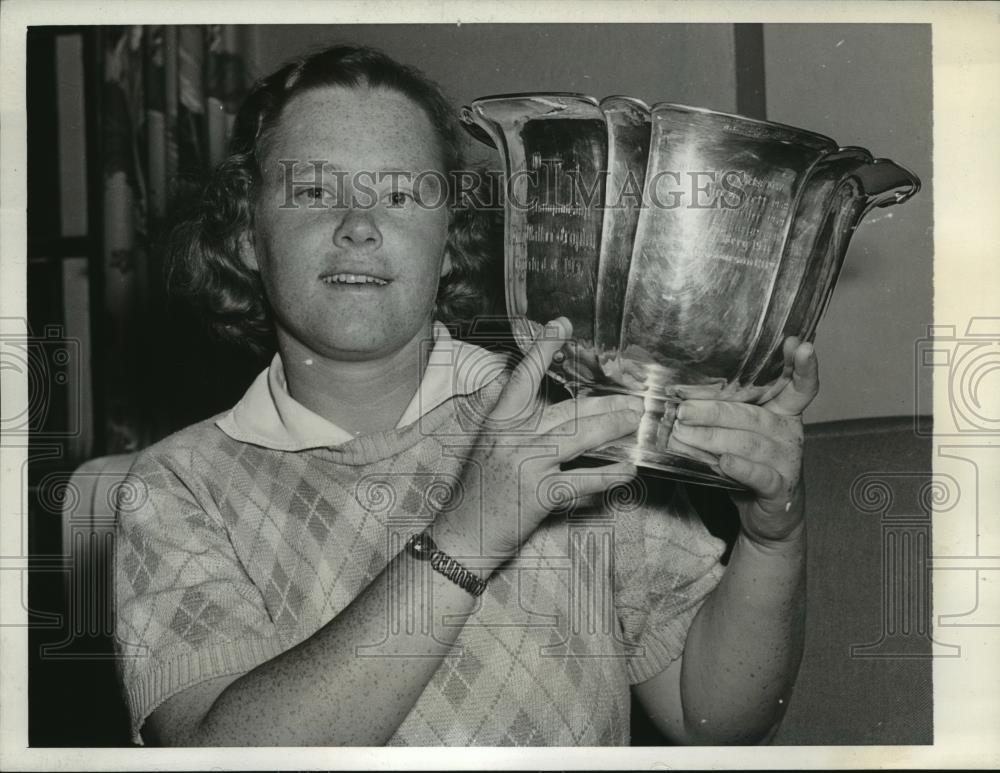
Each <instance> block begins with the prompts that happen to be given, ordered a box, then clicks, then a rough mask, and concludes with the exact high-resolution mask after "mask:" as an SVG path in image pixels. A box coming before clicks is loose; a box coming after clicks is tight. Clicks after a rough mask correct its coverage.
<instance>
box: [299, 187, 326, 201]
mask: <svg viewBox="0 0 1000 773" xmlns="http://www.w3.org/2000/svg"><path fill="white" fill-rule="evenodd" d="M299 196H301V197H302V198H304V199H305V200H306V201H308V202H310V203H315V202H323V200H324V199H325V197H326V191H325V190H323V189H322V188H302V189H301V190H300V191H299Z"/></svg>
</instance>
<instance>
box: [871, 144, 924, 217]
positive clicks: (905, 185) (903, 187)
mask: <svg viewBox="0 0 1000 773" xmlns="http://www.w3.org/2000/svg"><path fill="white" fill-rule="evenodd" d="M855 174H856V176H857V179H858V181H859V182H860V183H861V187H862V189H863V191H864V194H865V196H866V197H867V199H868V202H867V204H866V205H865V208H864V209H863V210H862V212H861V216H860V217H859V218H858V221H859V222H860V220H861V218H863V217H864V216H865V215H867V214H868V213H869V212H871V211H872V210H873V209H875V208H876V207H891V206H892V205H894V204H902V203H903V202H904V201H906V200H907V199H909V198H910V197H912V196H913V195H914V194H915V193H916V192H917V191H919V190H920V178H919V177H917V176H916V175H915V174H913V172H911V171H910V170H909V169H907V168H906V167H903V166H900V165H899V164H897V163H896V162H894V161H890V160H889V159H887V158H876V159H875V160H874V161H872V162H871V163H870V164H866V165H865V166H863V167H861V168H860V169H858V170H857V172H856V173H855Z"/></svg>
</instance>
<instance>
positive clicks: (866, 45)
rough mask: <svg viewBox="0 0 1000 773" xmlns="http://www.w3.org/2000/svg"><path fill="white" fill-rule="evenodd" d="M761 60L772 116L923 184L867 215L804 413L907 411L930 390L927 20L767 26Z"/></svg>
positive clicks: (815, 416) (822, 340)
mask: <svg viewBox="0 0 1000 773" xmlns="http://www.w3.org/2000/svg"><path fill="white" fill-rule="evenodd" d="M764 58H765V60H764V61H765V73H766V77H767V115H768V118H769V119H770V120H772V121H781V122H783V123H791V124H794V125H796V126H802V127H805V128H809V129H813V130H814V131H818V132H820V133H822V134H826V135H829V136H830V137H833V138H834V139H835V140H837V141H838V142H839V143H840V144H841V145H860V146H862V147H865V148H868V149H869V150H871V151H872V153H874V154H875V155H876V156H886V157H888V158H891V159H892V160H893V161H896V162H897V163H900V164H902V165H903V166H905V167H907V168H909V169H911V170H912V171H913V172H915V173H916V175H917V176H918V177H919V178H920V180H921V182H922V183H923V187H922V189H921V191H920V193H918V194H917V195H916V196H915V197H914V198H913V199H911V200H910V201H908V202H907V203H905V204H903V205H901V206H899V207H891V208H888V209H877V210H875V211H874V212H872V213H871V214H869V215H868V217H867V218H866V219H865V220H864V222H863V223H862V224H861V226H860V227H859V229H858V231H857V233H856V234H855V236H854V239H853V240H852V241H851V247H850V250H849V251H848V254H847V259H846V260H845V262H844V269H843V272H842V273H841V276H840V281H839V283H838V284H837V289H836V292H834V294H833V298H832V300H831V301H830V306H829V308H828V310H827V314H826V316H825V317H824V319H823V322H822V323H821V325H820V328H819V333H818V334H817V336H816V348H817V351H818V353H819V356H820V368H821V374H820V375H821V376H822V384H823V387H822V391H821V393H820V396H819V398H818V399H817V400H816V402H815V403H814V404H813V406H812V407H811V408H810V409H809V414H808V416H809V419H810V421H825V420H828V419H842V418H851V417H856V416H857V417H860V416H889V415H911V414H912V413H913V411H914V409H915V399H914V393H915V390H916V389H918V388H919V389H921V390H924V394H928V395H929V394H930V389H931V377H930V368H921V369H920V373H919V376H917V375H916V373H917V368H916V367H915V359H914V357H915V354H914V352H915V349H914V345H915V343H916V341H917V340H918V339H919V338H921V337H923V336H925V335H926V334H927V326H928V325H930V324H931V323H932V322H933V321H934V318H933V309H932V306H933V304H932V298H933V275H934V271H933V249H934V240H933V209H932V196H933V186H932V185H931V182H932V180H931V175H932V169H931V153H932V145H931V142H932V137H931V117H932V101H931V30H930V27H929V26H928V25H923V24H773V25H769V24H765V25H764ZM959 323H961V325H962V329H964V320H955V324H959ZM915 378H919V379H920V380H919V382H917V381H915ZM926 404H928V405H929V404H930V403H929V402H928V403H926Z"/></svg>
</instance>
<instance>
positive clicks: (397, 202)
mask: <svg viewBox="0 0 1000 773" xmlns="http://www.w3.org/2000/svg"><path fill="white" fill-rule="evenodd" d="M413 200H414V199H413V196H412V194H409V193H406V192H405V191H391V192H390V193H389V194H387V195H386V202H387V203H388V204H389V206H390V207H405V206H406V205H407V204H409V203H410V202H412V201H413Z"/></svg>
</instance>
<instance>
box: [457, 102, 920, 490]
mask: <svg viewBox="0 0 1000 773" xmlns="http://www.w3.org/2000/svg"><path fill="white" fill-rule="evenodd" d="M461 117H462V121H463V123H464V125H465V126H466V128H467V129H468V130H469V131H470V133H472V134H473V135H474V136H475V137H477V138H478V139H480V140H482V141H484V142H486V143H488V144H490V145H492V146H493V147H495V148H496V149H497V151H498V152H499V153H500V156H501V159H502V162H503V165H504V171H505V174H506V188H505V194H506V199H505V202H504V208H505V209H504V215H505V218H504V220H505V244H504V255H505V264H504V265H505V268H504V273H505V280H506V287H505V290H506V303H507V313H508V315H509V316H510V319H511V325H512V328H513V333H514V338H515V340H516V342H517V344H518V346H519V347H520V348H521V349H522V350H525V351H526V350H527V348H528V347H529V346H530V345H531V342H532V340H533V339H534V337H535V336H536V334H537V332H538V330H539V329H540V327H541V325H542V324H544V323H545V322H546V321H548V320H549V319H552V318H554V317H557V316H565V317H567V318H568V319H569V320H570V321H571V322H572V324H573V335H572V339H571V340H570V341H568V342H567V343H566V345H565V346H564V347H563V348H562V350H560V352H559V353H558V354H557V355H556V357H555V359H554V361H553V364H552V366H551V368H550V369H549V374H550V375H551V376H552V377H553V378H555V379H556V380H557V381H559V382H560V383H562V384H563V385H565V387H566V388H567V389H568V390H569V391H570V393H571V394H573V395H588V394H613V393H619V394H621V393H626V394H632V395H638V396H640V397H642V398H643V400H644V406H645V413H644V415H643V417H642V420H641V422H640V425H639V428H638V430H637V431H636V433H635V434H633V435H632V436H629V437H626V438H623V439H621V440H618V441H615V442H613V443H609V444H606V445H604V446H602V447H600V448H598V449H596V450H594V451H592V452H591V453H590V454H589V455H590V456H594V457H597V458H602V459H609V460H615V461H619V460H628V461H632V462H634V463H635V464H637V465H639V466H642V467H647V468H651V469H655V470H660V471H662V472H664V473H666V474H667V475H668V476H669V477H673V478H677V479H680V480H686V481H691V482H697V483H703V484H708V485H714V486H720V487H724V488H731V489H739V488H741V486H739V484H737V483H736V482H735V481H733V480H732V479H730V478H728V477H727V476H726V475H725V474H723V473H722V472H721V471H720V470H719V466H718V460H717V459H716V458H715V457H714V456H713V455H711V454H706V453H704V452H702V451H700V450H698V449H695V448H692V447H690V446H687V445H685V444H683V443H681V442H680V441H679V440H676V439H675V438H673V437H672V432H671V430H672V427H673V422H674V418H675V415H676V409H677V406H678V404H679V403H680V402H681V401H682V400H685V399H692V398H707V399H715V400H734V401H742V402H751V403H763V402H766V401H767V400H768V399H770V397H772V396H773V395H775V394H777V393H778V391H780V390H781V389H782V387H784V385H785V384H786V383H787V381H788V379H789V374H788V373H786V372H784V371H785V369H784V360H783V355H782V344H783V342H784V340H785V339H786V338H787V337H789V336H798V337H799V338H800V339H801V340H803V341H811V340H813V338H814V336H815V333H816V328H817V325H818V324H819V320H820V318H821V317H822V315H823V312H824V310H825V308H826V306H827V303H828V302H829V299H830V296H831V294H832V292H833V287H834V284H835V283H836V280H837V276H838V274H839V272H840V268H841V265H842V264H843V261H844V256H845V254H846V252H847V247H848V243H849V241H850V238H851V235H852V234H853V232H854V229H855V228H856V227H857V225H858V224H859V223H860V222H861V220H862V219H863V218H864V216H865V215H866V214H867V213H868V212H869V211H870V210H871V209H872V208H874V207H885V206H889V205H892V204H898V203H901V202H903V201H906V200H907V199H908V198H910V197H911V196H912V195H913V194H914V193H916V192H917V191H918V190H919V188H920V181H919V180H918V179H917V177H916V176H915V175H913V174H912V173H911V172H909V171H908V170H906V169H904V168H903V167H901V166H898V165H897V164H895V163H893V162H892V161H889V160H887V159H876V158H873V157H872V155H871V153H869V152H868V151H867V150H865V149H864V148H858V147H840V146H839V145H838V144H837V143H836V142H834V141H833V140H832V139H830V138H828V137H824V136H823V135H820V134H816V133H814V132H810V131H806V130H803V129H797V128H794V127H791V126H785V125H782V124H777V123H772V122H768V121H761V120H757V119H752V118H747V117H744V116H739V115H730V114H726V113H720V112H716V111H712V110H706V109H701V108H695V107H686V106H683V105H675V104H669V103H660V104H656V105H654V106H652V107H649V106H647V105H646V104H645V103H643V102H642V101H640V100H638V99H634V98H631V97H623V96H612V97H607V98H606V99H603V100H601V101H600V102H598V101H597V100H596V99H594V98H592V97H588V96H583V95H580V94H562V93H553V94H540V93H539V94H509V95H499V96H490V97H484V98H482V99H477V100H475V101H473V102H472V103H471V104H470V105H469V106H467V107H464V108H463V109H462V114H461Z"/></svg>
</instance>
